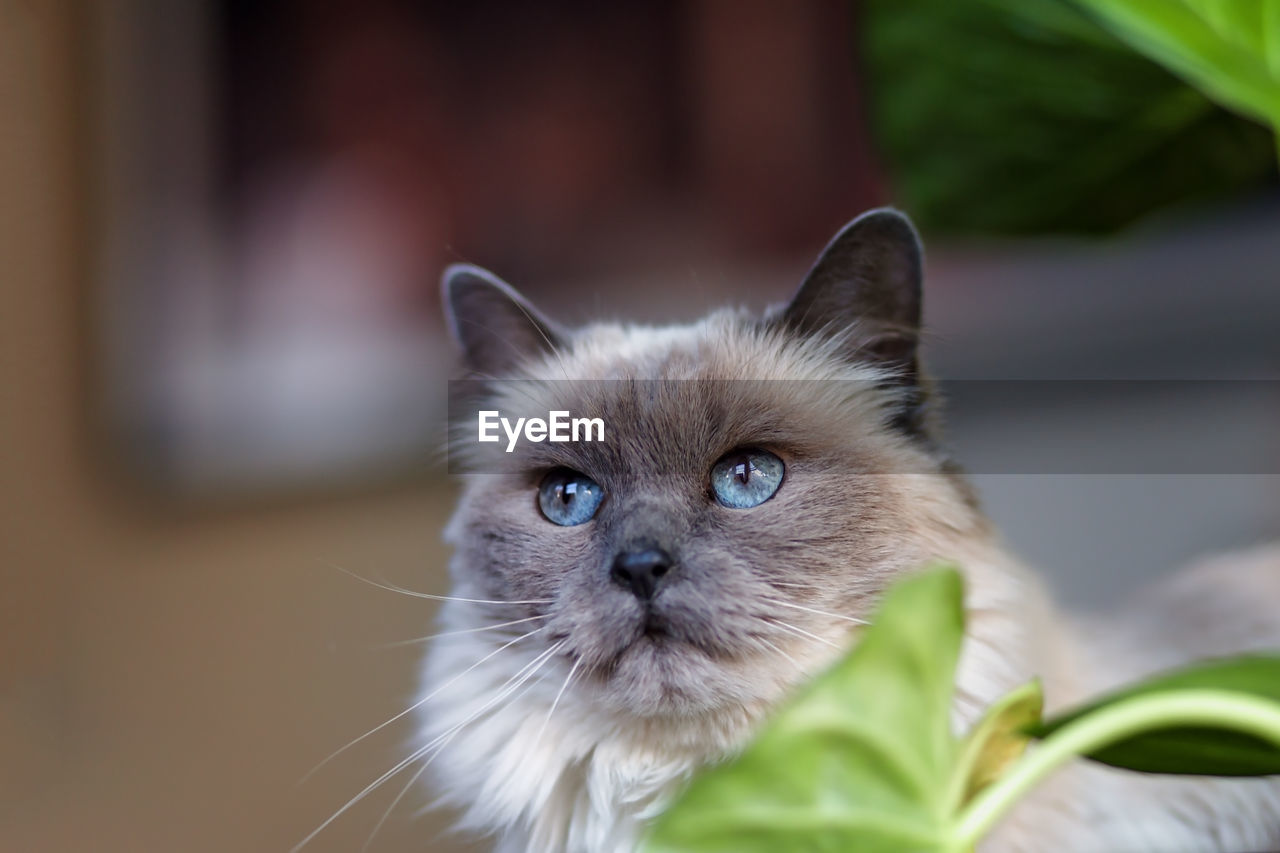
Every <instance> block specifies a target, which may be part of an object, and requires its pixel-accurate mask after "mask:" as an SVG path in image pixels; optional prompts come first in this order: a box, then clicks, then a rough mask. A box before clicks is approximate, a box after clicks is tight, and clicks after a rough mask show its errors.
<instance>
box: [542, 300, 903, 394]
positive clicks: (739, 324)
mask: <svg viewBox="0 0 1280 853" xmlns="http://www.w3.org/2000/svg"><path fill="white" fill-rule="evenodd" d="M527 369H528V370H529V374H528V375H530V376H535V377H537V378H543V379H555V378H561V379H564V378H568V379H654V380H657V379H662V380H691V379H697V380H761V379H770V380H774V379H776V380H787V379H794V380H806V379H848V380H876V379H879V378H882V373H881V371H880V369H879V368H876V367H873V366H871V365H866V364H858V363H851V362H850V361H849V360H848V359H847V357H846V356H845V355H844V354H842V353H841V351H840V347H839V343H838V341H835V340H833V339H830V338H825V339H824V338H816V337H796V336H792V335H787V334H785V333H783V332H781V331H780V330H778V329H776V328H773V327H770V326H768V325H766V324H763V323H761V322H760V321H759V319H758V318H757V317H754V316H752V315H749V314H747V313H746V312H742V311H731V310H726V311H719V312H716V313H714V314H711V315H710V316H708V317H705V318H703V319H701V320H699V321H697V322H694V323H689V324H683V325H669V326H658V327H653V326H637V325H622V324H616V323H597V324H592V325H589V326H586V327H584V328H582V329H580V330H579V331H577V332H576V333H575V334H574V336H573V338H572V342H571V344H570V346H569V347H567V348H562V349H560V350H559V351H558V352H556V353H552V354H550V355H548V356H546V357H545V358H543V359H541V360H540V361H538V362H536V363H532V364H529V365H527Z"/></svg>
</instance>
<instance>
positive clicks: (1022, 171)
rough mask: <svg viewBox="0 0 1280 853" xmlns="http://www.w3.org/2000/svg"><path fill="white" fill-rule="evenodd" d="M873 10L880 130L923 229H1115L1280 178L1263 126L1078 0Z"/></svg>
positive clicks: (910, 2) (988, 0)
mask: <svg viewBox="0 0 1280 853" xmlns="http://www.w3.org/2000/svg"><path fill="white" fill-rule="evenodd" d="M1197 2H1199V3H1202V4H1208V3H1210V2H1211V0H1197ZM1242 2H1245V3H1248V2H1251V0H1242ZM1098 5H1102V0H1098ZM1130 5H1135V6H1137V5H1144V6H1145V5H1151V4H1143V3H1141V0H1139V2H1138V3H1135V4H1130ZM1161 5H1165V6H1177V5H1180V4H1179V3H1169V2H1162V4H1161ZM864 8H865V16H866V17H865V20H864V26H863V27H862V28H861V32H862V33H863V34H864V39H865V44H864V45H863V55H864V57H865V59H866V63H867V71H868V75H869V82H870V87H871V89H870V97H871V110H872V116H871V118H872V122H871V123H872V128H873V132H874V134H875V135H876V138H877V143H878V145H879V148H880V150H881V152H882V155H883V156H884V157H885V159H886V161H887V165H888V166H889V169H890V173H891V175H892V176H893V178H894V181H895V184H896V186H897V190H898V193H899V195H900V197H901V201H902V203H903V204H904V205H905V206H906V207H907V208H909V209H910V210H911V212H912V215H913V216H914V217H916V218H917V220H918V221H919V222H920V223H921V224H922V226H923V227H925V228H931V229H933V230H938V231H941V230H946V231H959V232H987V233H1037V232H1054V231H1058V232H1064V231H1065V232H1106V231H1111V230H1114V229H1117V228H1120V227H1123V226H1124V225H1127V224H1129V223H1131V222H1133V221H1134V220H1136V219H1138V218H1140V217H1142V216H1143V215H1144V214H1147V213H1149V212H1152V211H1154V210H1158V209H1160V208H1163V207H1166V206H1168V205H1171V204H1175V203H1182V202H1192V201H1203V200H1210V199H1215V198H1223V197H1226V196H1229V195H1231V194H1233V193H1238V192H1239V191H1241V190H1245V189H1248V188H1251V187H1258V186H1261V185H1264V184H1266V183H1268V182H1273V181H1274V179H1275V175H1276V148H1275V142H1274V140H1273V138H1272V135H1271V133H1270V132H1269V131H1268V130H1267V129H1266V128H1265V127H1263V126H1261V125H1259V124H1256V123H1255V122H1253V121H1251V120H1249V119H1246V118H1242V117H1240V116H1238V115H1235V114H1233V113H1231V112H1228V111H1227V110H1226V109H1224V108H1222V107H1220V106H1218V105H1217V104H1215V103H1214V102H1213V101H1211V100H1210V98H1209V97H1207V96H1206V95H1205V94H1202V93H1201V92H1199V91H1197V90H1196V89H1195V88H1192V87H1191V86H1190V85H1188V84H1187V83H1186V82H1184V81H1183V80H1181V79H1179V78H1178V77H1177V76H1175V75H1174V74H1172V73H1170V71H1168V70H1166V69H1165V68H1164V67H1162V66H1161V65H1159V64H1157V63H1156V62H1154V61H1152V60H1151V59H1149V58H1148V57H1147V56H1144V55H1143V54H1142V53H1139V52H1137V51H1136V50H1135V49H1134V47H1133V46H1131V45H1130V44H1129V43H1127V42H1126V41H1124V40H1122V39H1121V38H1119V37H1117V36H1116V35H1114V34H1113V33H1112V32H1110V31H1109V30H1108V29H1107V28H1104V26H1103V25H1102V24H1101V23H1099V22H1098V21H1096V20H1095V19H1094V18H1093V17H1091V16H1090V15H1089V14H1087V13H1086V12H1085V11H1083V10H1082V9H1081V7H1079V6H1077V5H1076V4H1075V3H1073V2H1070V0H867V2H866V3H865V7H864ZM1130 23H1132V21H1131V22H1130ZM1181 23H1182V24H1185V23H1186V22H1185V21H1182V22H1181ZM1185 30H1186V27H1185V26H1183V27H1182V29H1181V30H1179V32H1180V33H1181V34H1182V35H1183V36H1184V37H1186V40H1188V41H1189V42H1190V43H1191V44H1193V45H1201V46H1202V41H1203V40H1202V39H1201V40H1197V38H1195V37H1192V36H1186V32H1185ZM1131 32H1136V30H1131ZM1193 35H1194V34H1193ZM1144 38H1149V37H1144ZM1133 39H1134V40H1135V41H1141V40H1142V39H1141V38H1139V37H1138V36H1136V35H1135V36H1133ZM1273 41H1274V40H1273ZM1144 44H1145V42H1144ZM1208 61H1209V60H1204V62H1208ZM1218 73H1219V76H1224V75H1227V76H1229V75H1230V74H1232V73H1233V72H1232V70H1231V69H1227V70H1220V71H1219V72H1218ZM1188 76H1191V75H1188ZM1224 100H1226V99H1225V98H1224ZM1230 103H1231V104H1232V106H1238V100H1235V101H1230ZM1254 114H1255V115H1256V113H1254Z"/></svg>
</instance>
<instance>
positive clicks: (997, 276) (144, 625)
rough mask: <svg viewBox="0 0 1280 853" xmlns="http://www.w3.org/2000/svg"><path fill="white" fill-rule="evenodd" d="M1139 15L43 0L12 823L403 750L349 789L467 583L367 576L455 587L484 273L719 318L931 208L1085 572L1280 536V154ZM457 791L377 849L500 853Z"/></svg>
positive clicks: (61, 833)
mask: <svg viewBox="0 0 1280 853" xmlns="http://www.w3.org/2000/svg"><path fill="white" fill-rule="evenodd" d="M1099 5H1100V4H1099V3H1098V2H1094V0H1081V2H1075V0H1020V2H1018V3H1012V2H1002V0H963V2H961V0H911V2H894V0H865V2H860V3H855V4H849V3H845V2H805V3H788V4H780V3H766V2H763V0H750V2H733V3H731V2H728V0H701V2H685V3H680V2H646V3H640V2H620V3H612V4H600V3H588V2H583V1H582V0H577V2H570V0H554V2H544V3H540V4H537V5H536V6H535V5H532V4H515V3H497V2H491V0H482V2H472V3H466V4H453V3H439V2H426V0H360V2H356V0H307V2H303V0H256V1H255V0H203V1H202V0H181V2H159V0H101V2H94V3H88V2H77V0H0V187H3V188H4V191H3V194H2V195H0V259H2V261H3V273H2V276H3V281H2V283H0V365H2V366H3V375H2V376H0V395H2V396H0V425H2V426H0V429H2V430H3V431H2V432H0V458H2V459H3V468H2V469H0V470H2V474H3V477H2V479H0V849H2V850H5V851H8V850H13V851H72V850H77V851H78V850H102V851H139V850H142V851H175V850H182V851H227V850H237V851H283V850H288V849H289V848H290V847H291V846H292V845H294V844H295V843H296V842H298V841H299V840H301V839H302V838H303V837H304V836H305V835H306V834H307V833H308V832H310V831H311V830H312V829H314V828H315V827H316V826H318V825H319V824H320V823H321V822H322V821H323V820H324V819H325V818H326V817H328V816H329V815H330V814H331V813H332V812H333V811H335V810H336V809H337V808H339V807H340V806H341V805H342V804H343V803H344V802H346V801H347V799H348V798H349V797H351V796H353V795H354V794H356V793H357V792H358V791H359V790H360V789H361V788H363V787H364V785H365V784H366V783H367V782H368V781H370V780H372V779H373V778H375V777H376V776H377V775H378V774H379V773H381V772H382V771H383V770H384V769H386V768H387V767H389V766H391V765H392V764H393V763H394V762H395V761H396V760H398V758H399V757H400V756H402V755H403V754H404V751H405V744H406V743H407V742H408V739H409V738H410V737H411V736H412V726H411V725H403V724H401V725H397V726H391V727H388V729H386V730H384V731H382V732H379V733H378V734H377V735H376V736H374V737H370V738H369V739H367V740H365V741H362V742H361V743H360V744H359V745H357V746H356V747H355V748H353V749H351V750H350V751H348V752H346V753H344V754H343V755H342V756H340V757H339V758H337V759H335V760H334V761H333V762H332V763H330V764H328V765H326V766H325V767H324V768H322V769H321V770H320V771H319V772H317V773H316V774H315V775H314V776H311V777H309V778H307V779H306V780H305V781H300V780H302V778H303V777H304V775H306V774H307V772H308V771H309V770H311V769H312V768H313V767H314V766H315V765H316V764H317V763H318V762H320V761H321V759H323V758H324V757H325V756H327V755H329V754H330V753H331V752H332V751H333V750H334V749H336V748H338V747H340V746H342V745H343V744H345V743H347V742H348V741H350V740H351V739H352V738H354V737H356V736H357V735H359V734H361V733H363V732H365V731H366V730H368V729H370V728H371V727H373V726H374V725H375V724H377V723H379V722H381V721H382V720H384V719H386V718H388V717H389V716H391V715H392V714H394V713H395V712H397V711H399V710H400V709H402V708H403V707H405V706H406V705H407V704H409V703H410V702H411V701H412V698H413V696H414V695H415V693H416V684H415V679H416V667H417V660H418V655H419V653H420V649H418V648H416V647H412V646H410V647H407V648H405V647H401V648H391V649H388V648H385V646H386V644H388V643H391V642H395V641H400V640H404V639H407V638H412V637H415V636H421V635H425V634H427V633H430V630H431V629H430V625H431V619H432V612H433V606H432V605H431V604H430V603H429V602H424V601H421V600H417V599H411V598H409V597H406V596H399V595H395V594H392V593H389V592H385V591H382V590H379V589H376V588H374V587H372V586H369V585H366V584H362V583H360V582H359V581H356V580H353V579H352V578H351V577H349V576H347V575H345V574H343V573H342V572H341V571H339V567H340V568H342V569H347V570H349V571H352V572H356V573H359V574H361V575H364V576H366V577H370V578H378V579H384V580H389V581H392V582H394V583H398V584H402V585H404V586H407V587H410V588H412V589H417V590H424V591H430V592H444V591H445V589H446V586H445V578H444V565H445V560H446V558H447V554H446V552H445V550H444V548H443V546H442V545H441V544H440V541H439V539H440V529H441V527H442V525H443V523H444V520H445V518H446V517H447V513H448V511H449V508H450V506H451V503H452V498H453V486H452V484H451V483H450V482H449V481H448V478H447V477H446V476H445V474H444V472H443V467H442V465H441V457H440V455H439V445H440V439H441V437H442V435H443V427H442V423H441V419H442V417H443V400H444V387H445V384H444V380H445V378H446V377H447V376H448V375H449V371H450V368H451V358H452V353H451V350H450V348H449V346H448V342H447V341H446V340H445V339H444V337H443V330H442V327H441V321H440V314H439V308H438V301H437V288H436V282H437V279H438V276H439V272H440V270H441V268H442V267H443V265H445V264H446V263H449V262H451V261H455V260H468V261H474V262H476V263H479V264H482V265H484V266H487V267H489V268H491V269H493V270H494V271H495V272H497V273H498V274H500V275H502V276H503V277H504V278H506V279H507V280H509V281H511V282H513V283H514V284H516V285H517V286H518V287H520V288H521V289H522V290H524V291H525V292H526V293H527V294H528V295H530V296H531V298H532V299H533V300H534V301H535V302H537V303H538V304H540V305H541V306H543V307H544V308H545V309H546V310H547V311H548V312H549V313H551V314H552V315H553V316H556V317H558V318H560V319H563V320H565V321H567V322H574V321H580V320H584V319H587V318H592V317H602V316H604V317H624V318H630V319H635V320H640V321H648V322H666V321H672V320H686V319H691V318H693V317H696V316H698V315H699V314H701V313H702V312H704V311H705V310H707V309H709V308H711V307H713V306H717V305H721V304H724V303H726V302H728V303H741V304H746V305H749V306H752V307H755V308H761V307H763V306H764V305H767V304H769V303H771V302H774V301H777V300H779V299H783V298H785V297H786V296H787V295H788V294H789V292H790V291H791V289H792V288H793V287H794V286H795V285H796V284H797V283H798V282H799V281H800V279H801V277H802V276H803V273H804V271H805V269H806V268H807V266H808V265H809V263H810V262H811V261H812V259H813V258H814V256H815V255H816V253H817V251H818V250H819V249H820V248H821V246H822V245H823V244H824V243H825V242H826V240H827V239H828V238H829V237H830V236H831V235H832V234H833V233H834V232H835V230H836V229H837V228H838V227H839V226H840V225H841V224H842V223H843V222H844V221H846V220H847V219H849V218H851V217H852V216H853V215H855V214H856V213H858V212H860V211H861V210H863V209H865V208H867V207H871V206H874V205H878V204H884V203H893V204H896V205H898V206H900V207H902V208H903V209H905V210H906V211H908V212H909V213H910V214H911V215H912V216H913V217H915V219H916V220H917V222H918V223H919V224H920V225H921V227H922V230H923V231H924V235H925V239H926V243H927V245H928V248H929V257H928V284H927V300H926V302H927V309H926V311H927V320H928V325H929V327H930V329H931V332H930V335H931V337H930V339H929V341H928V350H927V352H928V357H929V361H930V363H931V364H932V365H933V367H934V369H935V370H936V371H937V372H938V373H939V374H940V375H942V376H943V377H944V378H946V379H948V380H955V382H953V383H951V385H950V386H949V387H950V388H954V389H955V390H954V391H953V393H954V396H955V397H956V401H955V402H956V407H955V412H954V416H953V426H954V429H953V441H954V444H955V447H956V450H957V453H958V455H959V457H960V459H961V460H962V461H965V462H968V463H969V466H970V468H971V470H973V471H974V472H975V474H976V480H977V482H978V485H979V488H980V489H981V491H982V494H983V497H984V500H985V502H986V504H987V506H988V508H989V510H990V512H991V513H992V515H993V516H994V517H995V518H996V520H997V522H998V523H999V524H1001V526H1002V527H1003V529H1004V531H1005V534H1006V536H1007V537H1008V538H1009V540H1010V541H1011V543H1012V544H1013V546H1014V548H1015V549H1016V550H1017V551H1018V552H1019V553H1021V554H1022V555H1023V556H1024V557H1026V558H1027V560H1028V561H1029V562H1031V563H1032V564H1034V565H1036V566H1037V567H1039V568H1040V569H1041V570H1042V571H1043V572H1044V573H1045V575H1046V577H1047V578H1048V579H1049V582H1050V583H1051V584H1052V585H1053V586H1054V587H1055V589H1056V590H1057V591H1058V593H1059V595H1060V597H1061V598H1062V600H1063V601H1064V602H1066V603H1068V604H1071V605H1074V606H1078V607H1097V606H1101V605H1104V604H1107V603H1111V602H1115V601H1119V600H1123V599H1124V598H1125V597H1126V596H1130V595H1132V594H1133V593H1134V591H1135V590H1137V589H1138V588H1140V586H1141V584H1142V583H1143V582H1145V581H1148V580H1150V579H1152V578H1155V577H1158V575H1159V574H1160V573H1162V572H1165V571H1169V570H1171V569H1172V568H1173V567H1175V566H1177V565H1179V564H1184V563H1186V562H1188V561H1190V560H1192V559H1194V558H1196V557H1197V556H1199V555H1202V554H1207V553H1214V552H1217V551H1220V550H1225V549H1231V548H1238V547H1247V546H1249V545H1252V544H1256V543H1261V542H1265V541H1267V540H1268V539H1274V538H1276V537H1277V536H1280V430H1278V429H1277V428H1276V425H1277V423H1280V399H1278V396H1280V395H1277V387H1278V386H1277V383H1276V380H1278V379H1280V272H1278V271H1280V185H1278V182H1277V165H1276V164H1277V150H1278V149H1277V145H1276V140H1275V136H1274V134H1273V132H1272V131H1271V130H1270V129H1269V128H1268V126H1267V124H1266V122H1265V121H1264V120H1260V119H1265V118H1266V115H1265V110H1263V111H1262V112H1259V111H1258V110H1255V109H1252V108H1251V106H1250V102H1249V99H1248V96H1247V94H1246V96H1244V97H1243V98H1242V97H1240V96H1239V95H1238V93H1239V91H1241V89H1240V87H1234V88H1233V87H1232V86H1230V85H1226V86H1224V85H1218V84H1215V83H1214V81H1213V80H1209V81H1208V82H1207V83H1206V80H1205V79H1204V78H1203V77H1202V76H1201V77H1197V76H1196V74H1190V75H1185V74H1184V73H1183V72H1184V71H1185V69H1182V68H1180V67H1179V66H1178V63H1177V62H1176V61H1174V62H1172V63H1171V62H1170V61H1169V58H1168V56H1160V55H1151V54H1149V53H1147V52H1141V51H1139V50H1138V49H1136V48H1135V47H1133V46H1132V45H1133V44H1135V43H1136V42H1135V40H1134V39H1133V37H1132V33H1125V32H1123V31H1121V30H1118V29H1117V28H1116V26H1115V23H1114V21H1113V20H1111V19H1110V18H1108V17H1107V15H1106V14H1104V13H1100V12H1099V11H1098V9H1099ZM1202 5H1203V4H1202ZM1249 5H1250V4H1241V8H1244V7H1245V6H1249ZM1208 25H1209V26H1210V28H1211V32H1212V33H1213V34H1215V36H1214V37H1215V38H1218V39H1219V41H1220V42H1222V44H1224V45H1226V46H1227V54H1228V55H1230V56H1233V57H1235V58H1236V59H1238V60H1239V62H1236V63H1235V67H1237V68H1239V67H1243V66H1245V65H1247V64H1248V62H1249V61H1250V60H1251V59H1256V58H1257V57H1258V56H1261V54H1260V53H1251V51H1255V52H1256V51H1257V50H1258V49H1259V45H1260V44H1262V45H1265V42H1266V38H1264V35H1265V34H1264V33H1263V32H1262V30H1261V29H1260V27H1261V26H1262V25H1263V19H1262V17H1261V13H1259V17H1257V18H1256V19H1254V18H1249V17H1248V16H1247V15H1245V16H1243V17H1235V18H1233V17H1232V16H1231V15H1223V16H1218V17H1217V18H1212V19H1211V20H1209V22H1208ZM1271 37H1272V38H1280V34H1275V33H1272V34H1271ZM1156 41H1157V43H1158V41H1159V40H1158V39H1157V40H1156ZM1175 60H1176V56H1175ZM1259 67H1263V66H1259ZM1170 68H1172V69H1173V70H1172V71H1171V70H1170ZM1210 70H1211V71H1212V69H1210ZM1175 71H1176V72H1178V73H1174V72H1175ZM1272 74H1273V76H1272V77H1271V78H1270V81H1271V83H1275V79H1276V78H1275V76H1274V71H1273V72H1272ZM1258 79H1260V80H1261V81H1262V82H1261V83H1259V82H1258ZM1258 79H1254V80H1253V82H1252V84H1251V85H1253V89H1252V90H1249V87H1248V86H1246V87H1244V88H1245V90H1247V91H1254V92H1259V91H1260V92H1262V95H1263V100H1265V99H1266V97H1267V96H1270V97H1271V98H1272V100H1271V101H1270V102H1269V103H1273V104H1280V95H1276V91H1277V89H1270V90H1269V89H1267V88H1266V86H1267V78H1266V77H1265V74H1264V75H1263V76H1262V77H1261V78H1258ZM1227 82H1228V83H1230V81H1227ZM1219 83H1221V81H1219ZM1278 85H1280V84H1278ZM1259 86H1261V88H1259ZM1224 92H1225V93H1226V94H1225V95H1224ZM1224 105H1225V106H1224ZM995 380H1000V381H999V382H996V381H995ZM1011 380H1021V381H1018V382H1013V381H1011ZM1072 380H1074V381H1072ZM1081 380H1089V381H1088V382H1084V381H1081ZM967 383H972V387H981V388H982V389H983V393H978V394H972V395H967V394H966V391H965V388H966V387H970V386H969V385H968V384H967ZM1046 388H1051V389H1055V392H1054V393H1045V389H1046ZM992 389H995V390H994V391H993V390H992ZM1104 391H1105V392H1106V393H1104ZM1153 449H1154V456H1153V455H1152V453H1153ZM1144 454H1145V455H1144ZM1153 460H1154V461H1153ZM1277 605H1280V602H1277ZM395 790H396V788H394V787H393V788H392V789H390V790H387V791H385V792H383V793H382V795H380V796H378V797H372V798H370V800H369V801H368V802H365V803H362V804H360V805H359V806H358V807H356V808H353V809H352V810H351V811H350V812H348V813H347V814H345V815H344V816H343V817H342V818H341V819H340V820H338V821H336V822H334V824H333V825H332V826H330V827H329V828H328V829H326V831H325V832H324V833H322V834H321V835H319V836H318V837H317V838H316V839H315V840H314V841H313V842H312V843H311V844H310V845H309V846H308V848H307V849H308V850H315V851H352V850H358V849H360V848H361V845H362V844H364V843H365V841H366V839H368V837H369V834H370V831H371V830H372V828H373V826H374V825H375V824H376V823H377V821H378V818H379V817H380V816H381V814H382V812H383V811H384V810H385V809H386V807H387V805H388V804H389V802H390V799H391V798H392V797H393V796H394V793H395ZM424 802H425V795H418V796H414V797H409V798H406V801H405V803H404V804H403V805H402V806H401V807H400V808H398V809H397V810H396V811H395V812H394V813H393V814H392V815H391V817H390V819H389V820H388V821H387V823H386V825H385V826H384V827H383V828H382V829H381V830H380V831H379V833H378V835H377V836H376V838H374V839H373V841H372V843H371V844H370V845H369V849H370V850H373V851H398V850H405V851H408V850H440V851H450V850H459V851H460V850H469V849H483V846H480V847H476V846H475V845H471V846H468V845H467V844H466V843H464V841H463V840H460V839H457V838H454V837H451V836H449V835H448V834H445V833H443V827H445V825H446V820H445V818H444V817H443V816H440V815H428V816H426V817H421V818H419V817H415V814H414V813H415V812H416V811H417V809H418V807H419V806H421V805H423V804H424Z"/></svg>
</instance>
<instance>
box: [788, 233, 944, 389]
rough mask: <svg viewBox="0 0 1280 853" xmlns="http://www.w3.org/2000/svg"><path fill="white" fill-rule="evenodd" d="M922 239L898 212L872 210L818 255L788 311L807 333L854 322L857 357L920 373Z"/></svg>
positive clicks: (792, 323) (837, 330)
mask: <svg viewBox="0 0 1280 853" xmlns="http://www.w3.org/2000/svg"><path fill="white" fill-rule="evenodd" d="M922 262H923V259H922V252H921V249H920V238H919V236H918V235H917V234H916V229H915V227H914V226H912V224H911V220H909V219H907V217H906V216H904V215H903V214H901V213H899V212H898V211H896V210H891V209H889V208H879V209H877V210H869V211H867V212H866V213H864V214H862V215H861V216H859V217H858V218H857V219H855V220H853V221H852V222H850V223H849V224H848V225H846V226H845V227H844V228H842V229H841V230H840V233H838V234H837V235H836V236H835V239H833V240H832V241H831V242H830V243H828V244H827V247H826V248H825V249H823V250H822V254H821V255H819V256H818V261H817V263H815V264H814V265H813V269H811V270H809V275H808V276H806V277H805V280H804V283H803V284H802V285H800V289H799V290H798V291H797V292H796V295H795V296H794V297H793V298H792V300H791V304H790V305H788V306H787V307H786V308H785V309H784V310H783V313H782V315H781V319H782V321H783V322H784V323H785V324H786V325H787V326H788V327H789V328H790V329H791V330H793V331H794V332H796V333H797V334H801V335H833V336H835V335H840V334H841V333H847V330H848V329H849V328H850V327H851V326H852V327H854V329H855V333H854V334H853V335H852V336H850V337H849V338H848V346H849V356H850V358H854V359H858V360H862V361H877V362H882V363H885V364H887V365H889V364H891V365H893V366H896V367H898V368H899V369H901V370H903V371H906V372H907V373H908V374H911V375H914V371H915V367H916V364H915V361H916V344H917V342H918V339H919V333H920V302H921V292H920V291H921V267H922Z"/></svg>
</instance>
